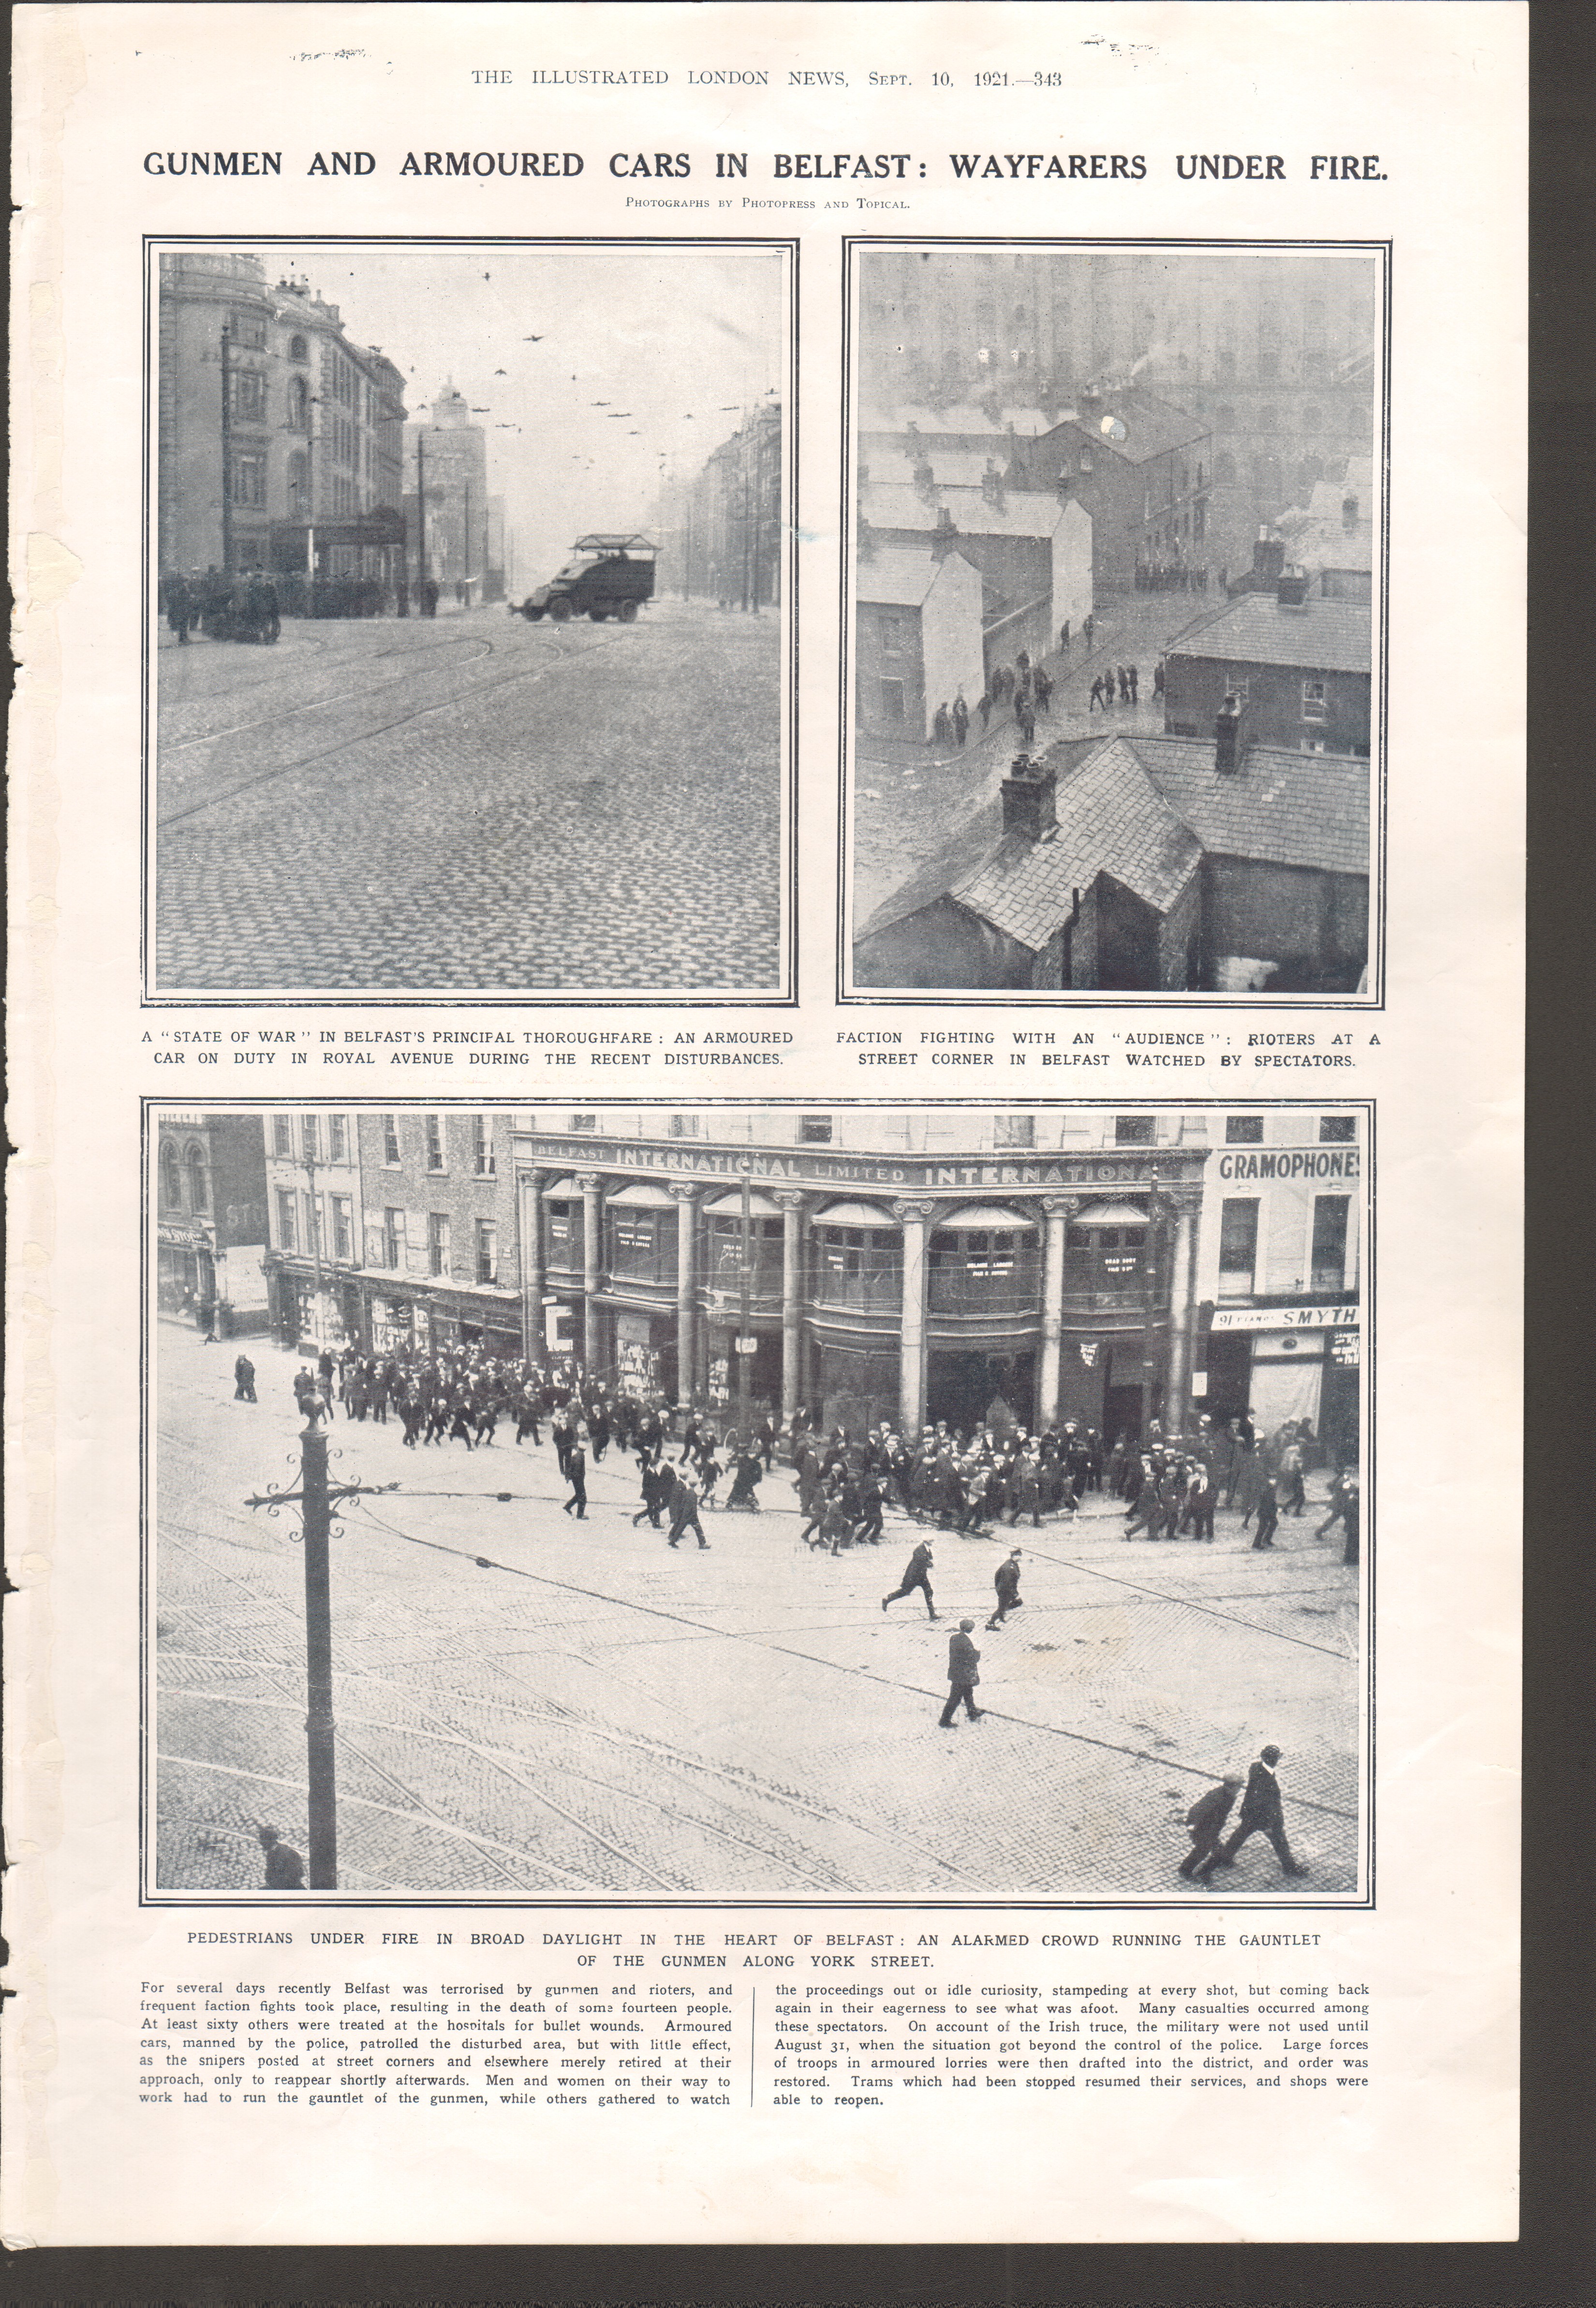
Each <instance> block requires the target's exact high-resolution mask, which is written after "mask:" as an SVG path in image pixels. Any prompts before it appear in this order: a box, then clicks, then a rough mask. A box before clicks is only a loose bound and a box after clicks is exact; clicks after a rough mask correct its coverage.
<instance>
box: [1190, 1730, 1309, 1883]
mask: <svg viewBox="0 0 1596 2308" xmlns="http://www.w3.org/2000/svg"><path fill="white" fill-rule="evenodd" d="M1279 1761H1280V1749H1279V1748H1278V1747H1274V1746H1270V1747H1266V1748H1264V1749H1263V1750H1262V1751H1261V1753H1259V1756H1258V1760H1257V1762H1256V1763H1255V1764H1254V1765H1253V1767H1252V1769H1251V1770H1249V1771H1248V1774H1247V1792H1246V1794H1245V1795H1244V1796H1242V1798H1241V1810H1240V1816H1239V1818H1238V1820H1237V1821H1236V1831H1235V1833H1234V1834H1233V1835H1232V1836H1231V1839H1230V1840H1229V1842H1228V1843H1226V1844H1224V1845H1223V1847H1221V1848H1220V1849H1219V1850H1217V1851H1214V1852H1212V1853H1211V1854H1210V1855H1209V1856H1208V1857H1207V1858H1206V1860H1204V1862H1203V1864H1202V1865H1201V1866H1200V1867H1198V1868H1197V1870H1196V1874H1197V1882H1199V1883H1206V1882H1207V1881H1208V1878H1209V1876H1210V1875H1212V1873H1214V1868H1215V1867H1233V1866H1234V1865H1235V1864H1236V1854H1237V1852H1238V1851H1240V1848H1241V1846H1242V1845H1243V1844H1244V1843H1245V1842H1246V1840H1247V1839H1248V1836H1249V1835H1266V1836H1267V1837H1268V1839H1269V1840H1270V1842H1271V1843H1272V1844H1273V1845H1274V1856H1275V1857H1276V1858H1277V1859H1278V1860H1279V1862H1280V1864H1281V1869H1282V1872H1283V1873H1285V1874H1287V1875H1306V1874H1307V1873H1308V1870H1307V1868H1306V1867H1300V1866H1299V1865H1298V1864H1297V1862H1296V1861H1295V1860H1294V1859H1293V1858H1292V1856H1291V1845H1290V1844H1289V1843H1288V1842H1287V1841H1286V1831H1285V1812H1284V1810H1283V1806H1282V1804H1281V1800H1280V1782H1279V1780H1278V1779H1277V1778H1275V1776H1274V1766H1275V1765H1276V1763H1278V1762H1279Z"/></svg>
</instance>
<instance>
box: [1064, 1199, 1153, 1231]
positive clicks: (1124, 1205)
mask: <svg viewBox="0 0 1596 2308" xmlns="http://www.w3.org/2000/svg"><path fill="white" fill-rule="evenodd" d="M1069 1223H1070V1225H1071V1226H1077V1227H1145V1226H1146V1223H1147V1213H1146V1210H1138V1209H1137V1205H1136V1204H1135V1203H1134V1202H1087V1203H1086V1204H1085V1207H1084V1209H1081V1210H1077V1212H1076V1214H1075V1216H1074V1217H1073V1218H1072V1219H1070V1221H1069Z"/></svg>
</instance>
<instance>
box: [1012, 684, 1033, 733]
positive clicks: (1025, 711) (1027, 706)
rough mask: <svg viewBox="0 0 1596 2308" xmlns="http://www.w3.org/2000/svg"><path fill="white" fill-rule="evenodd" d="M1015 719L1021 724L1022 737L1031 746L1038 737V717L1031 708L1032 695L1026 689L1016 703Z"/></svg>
mask: <svg viewBox="0 0 1596 2308" xmlns="http://www.w3.org/2000/svg"><path fill="white" fill-rule="evenodd" d="M1014 718H1015V719H1016V720H1017V722H1018V723H1019V731H1020V736H1021V737H1022V738H1023V739H1024V741H1025V744H1026V745H1030V744H1031V743H1032V741H1033V740H1034V737H1035V736H1036V716H1035V714H1034V712H1033V710H1032V708H1031V693H1030V691H1029V690H1028V689H1024V690H1022V691H1021V692H1020V693H1019V695H1018V696H1017V698H1016V699H1015V701H1014Z"/></svg>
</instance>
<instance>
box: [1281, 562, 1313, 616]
mask: <svg viewBox="0 0 1596 2308" xmlns="http://www.w3.org/2000/svg"><path fill="white" fill-rule="evenodd" d="M1274 598H1275V600H1276V602H1277V603H1278V604H1279V606H1280V607H1281V608H1283V609H1301V610H1304V611H1306V609H1307V607H1308V572H1307V570H1306V569H1285V570H1283V571H1282V572H1281V574H1280V576H1279V578H1278V579H1277V580H1276V581H1275V588H1274Z"/></svg>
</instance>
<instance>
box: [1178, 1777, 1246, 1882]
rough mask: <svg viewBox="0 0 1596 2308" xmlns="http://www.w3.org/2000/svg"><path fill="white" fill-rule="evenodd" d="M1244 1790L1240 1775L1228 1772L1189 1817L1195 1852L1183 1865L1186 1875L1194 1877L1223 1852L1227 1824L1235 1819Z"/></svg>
mask: <svg viewBox="0 0 1596 2308" xmlns="http://www.w3.org/2000/svg"><path fill="white" fill-rule="evenodd" d="M1240 1786H1241V1774H1240V1771H1227V1772H1226V1773H1225V1775H1224V1777H1223V1779H1222V1780H1221V1781H1220V1783H1219V1785H1218V1786H1217V1787H1210V1788H1209V1790H1208V1792H1207V1794H1206V1796H1198V1797H1197V1801H1196V1803H1194V1804H1192V1806H1191V1809H1190V1810H1189V1811H1188V1813H1187V1814H1186V1824H1187V1826H1188V1828H1189V1829H1190V1830H1191V1849H1190V1850H1189V1851H1188V1853H1187V1855H1186V1856H1185V1858H1184V1859H1183V1860H1182V1861H1181V1862H1180V1873H1181V1874H1182V1875H1186V1876H1191V1875H1195V1874H1196V1873H1197V1869H1198V1867H1199V1866H1200V1865H1202V1864H1203V1863H1204V1862H1205V1861H1207V1860H1212V1858H1213V1856H1214V1853H1215V1852H1216V1851H1217V1850H1218V1848H1219V1839H1220V1837H1221V1836H1222V1835H1223V1833H1224V1823H1225V1821H1226V1820H1227V1819H1229V1817H1230V1815H1231V1808H1232V1806H1233V1805H1234V1804H1235V1800H1236V1796H1237V1794H1238V1792H1239V1791H1240Z"/></svg>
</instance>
